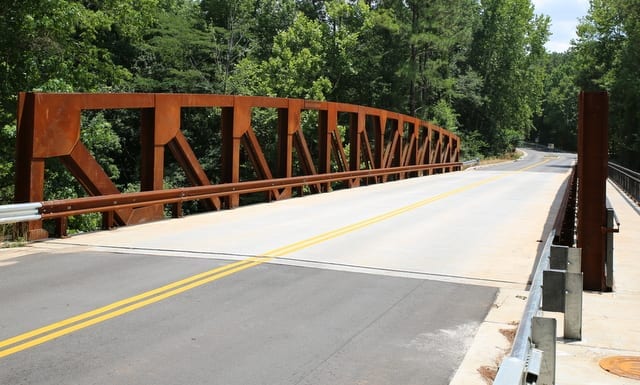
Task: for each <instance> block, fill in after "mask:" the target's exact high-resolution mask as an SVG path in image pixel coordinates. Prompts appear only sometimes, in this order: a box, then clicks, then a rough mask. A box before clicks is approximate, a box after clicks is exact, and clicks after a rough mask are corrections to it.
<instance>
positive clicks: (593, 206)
mask: <svg viewBox="0 0 640 385" xmlns="http://www.w3.org/2000/svg"><path fill="white" fill-rule="evenodd" d="M578 113H579V115H578V181H579V182H578V226H577V246H578V247H579V248H581V249H582V271H583V272H584V289H585V290H596V291H604V290H607V289H608V288H607V286H606V279H605V256H606V235H607V234H606V232H607V212H606V181H607V162H608V152H607V151H608V136H607V130H608V115H609V97H608V95H607V93H606V92H581V93H580V104H579V112H578ZM609 289H610V288H609Z"/></svg>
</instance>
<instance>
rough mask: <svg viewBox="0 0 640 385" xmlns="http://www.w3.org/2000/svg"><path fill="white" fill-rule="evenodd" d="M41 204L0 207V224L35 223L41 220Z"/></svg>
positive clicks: (17, 204)
mask: <svg viewBox="0 0 640 385" xmlns="http://www.w3.org/2000/svg"><path fill="white" fill-rule="evenodd" d="M41 207H42V203H40V202H32V203H16V204H10V205H2V206H0V224H7V223H18V222H27V221H35V220H38V219H40V218H42V215H40V208H41Z"/></svg>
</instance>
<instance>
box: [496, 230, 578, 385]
mask: <svg viewBox="0 0 640 385" xmlns="http://www.w3.org/2000/svg"><path fill="white" fill-rule="evenodd" d="M554 236H555V231H552V232H551V234H550V235H549V237H548V238H547V242H546V243H545V246H544V248H543V250H542V253H541V255H540V259H539V260H538V264H537V265H536V269H535V273H534V276H533V280H532V282H531V290H530V291H529V298H528V299H527V304H526V307H525V311H524V313H523V315H522V319H521V321H520V324H519V326H518V330H517V332H516V336H515V339H514V342H513V346H512V348H511V353H510V354H509V356H508V357H507V358H506V359H505V360H504V361H503V362H502V364H501V365H500V368H499V369H498V373H497V374H496V378H495V381H494V385H526V384H552V383H555V371H556V319H555V318H545V317H542V312H543V311H551V312H562V313H564V338H565V339H573V340H580V339H582V285H583V275H582V273H581V272H580V269H581V266H580V258H581V253H580V249H576V248H571V247H567V246H557V245H552V242H553V238H554Z"/></svg>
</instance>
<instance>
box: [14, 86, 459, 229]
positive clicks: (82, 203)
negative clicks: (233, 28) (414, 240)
mask: <svg viewBox="0 0 640 385" xmlns="http://www.w3.org/2000/svg"><path fill="white" fill-rule="evenodd" d="M190 107H203V108H212V107H213V108H220V109H221V127H214V128H207V129H211V130H220V133H221V136H222V175H221V178H220V180H221V183H219V184H216V185H212V183H211V179H210V177H209V176H208V175H207V174H206V172H205V170H204V169H203V167H202V166H201V165H200V163H199V161H198V159H197V156H196V155H195V154H194V152H193V150H192V148H191V146H190V145H189V143H188V141H187V138H186V137H185V135H184V134H183V133H182V131H181V111H182V109H183V108H190ZM256 108H269V109H276V110H277V116H278V121H277V127H276V128H275V130H274V133H273V135H274V136H276V137H277V147H278V154H277V157H278V161H277V165H276V166H275V167H274V168H273V169H272V168H271V167H270V166H269V164H268V162H267V159H266V157H265V155H264V152H263V150H262V146H261V144H260V142H259V140H258V137H257V136H256V133H255V132H254V130H253V128H252V126H251V116H252V111H253V110H254V109H256ZM105 109H137V110H140V144H141V151H142V153H141V164H140V178H141V180H140V186H141V192H138V193H127V194H123V193H121V192H120V191H119V190H118V188H117V187H116V185H115V184H114V183H113V181H112V180H111V179H110V178H109V176H108V174H107V173H106V172H105V171H104V170H103V169H102V167H101V166H100V165H99V164H98V162H97V161H96V159H95V158H94V157H93V156H92V155H91V153H90V152H89V150H88V149H87V148H86V147H85V145H84V144H83V143H82V141H81V140H80V130H81V124H80V121H81V113H82V111H85V110H105ZM309 110H312V111H317V112H318V122H317V135H318V136H317V143H318V145H317V147H318V149H317V151H316V152H317V156H316V157H315V158H314V155H313V152H312V151H311V150H310V146H309V145H308V143H307V140H308V139H307V138H305V134H304V132H303V129H302V124H301V117H302V114H303V111H309ZM345 116H348V124H347V126H348V127H347V129H348V133H347V134H346V135H345V136H346V138H345V139H346V140H348V143H349V151H345V144H344V143H343V137H342V135H341V133H340V130H339V125H338V121H339V118H340V117H342V118H344V117H345ZM343 120H344V119H343ZM167 148H168V149H169V151H170V152H171V154H172V155H173V158H174V159H175V160H176V161H177V162H178V163H179V165H180V166H181V167H182V169H183V170H184V171H185V174H186V175H187V177H188V179H189V182H190V183H191V184H192V186H194V187H188V188H182V189H173V190H166V189H163V178H164V164H165V150H166V149H167ZM243 150H244V153H245V154H247V155H248V156H247V158H248V160H249V161H250V162H251V164H252V166H253V169H254V170H255V175H256V176H257V178H258V180H253V181H247V180H241V173H240V169H241V158H242V157H241V152H242V151H243ZM347 153H348V155H347ZM459 153H460V139H459V137H458V136H456V135H455V134H453V133H451V132H449V131H447V130H445V129H443V128H440V127H438V126H436V125H434V124H431V123H429V122H425V121H422V120H419V119H417V118H414V117H410V116H406V115H402V114H397V113H393V112H389V111H385V110H380V109H374V108H369V107H363V106H356V105H351V104H343V103H332V102H318V101H308V100H300V99H286V98H269V97H248V96H230V95H202V94H49V93H21V94H20V95H19V105H18V138H17V159H16V189H15V191H16V202H42V201H44V176H45V160H46V159H48V158H58V159H60V161H61V162H62V164H64V166H65V167H66V168H67V169H68V170H69V172H70V173H71V174H72V175H73V176H74V177H75V178H76V179H77V180H78V182H79V183H80V184H81V185H82V186H83V188H84V189H85V190H86V192H87V195H89V196H88V197H85V198H77V199H69V200H64V201H50V202H43V204H44V207H43V208H42V215H43V218H45V219H47V218H57V231H56V232H57V235H58V236H63V235H65V234H66V218H67V217H68V216H71V215H77V214H81V213H88V212H102V213H103V227H105V228H110V227H113V226H122V225H130V224H137V223H143V222H147V221H152V220H158V219H161V218H163V217H164V204H168V203H171V204H173V214H174V216H180V215H181V202H183V201H187V200H196V199H197V200H200V201H201V202H203V203H204V204H205V207H206V208H208V209H221V208H234V207H237V206H238V205H239V203H240V195H241V194H247V193H252V192H256V191H265V192H266V193H267V194H269V195H268V196H269V199H275V200H278V199H284V198H288V197H291V196H292V192H293V189H294V188H298V187H300V186H309V188H310V190H311V191H312V192H325V191H330V190H331V183H332V182H334V181H337V180H340V181H344V182H346V184H347V186H348V187H355V186H359V185H360V184H361V183H379V182H384V181H386V180H388V178H394V179H402V178H406V177H411V176H419V175H425V174H432V173H441V172H449V171H455V170H459V169H460V167H461V164H460V163H459ZM294 157H295V158H296V159H297V162H298V164H299V165H300V170H301V173H302V175H294ZM298 174H300V173H298ZM47 236H48V233H47V232H46V231H45V230H44V229H43V227H42V221H33V222H30V223H29V238H30V239H39V238H44V237H47Z"/></svg>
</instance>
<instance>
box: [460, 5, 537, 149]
mask: <svg viewBox="0 0 640 385" xmlns="http://www.w3.org/2000/svg"><path fill="white" fill-rule="evenodd" d="M481 8H482V9H481V15H482V16H481V20H482V22H481V27H480V28H479V30H478V31H477V33H476V36H475V38H474V44H473V47H474V48H473V50H472V55H471V56H472V59H471V61H472V65H473V68H474V69H475V70H476V71H477V72H478V73H479V74H480V76H482V78H483V80H484V82H483V91H482V94H483V95H484V97H485V98H486V99H485V101H484V103H483V105H482V107H481V108H476V109H475V110H474V111H473V112H471V113H469V114H468V115H466V116H465V126H466V127H468V128H470V127H473V128H474V129H477V130H478V131H479V132H480V133H481V134H482V135H483V137H484V138H486V141H487V143H489V145H490V148H489V150H490V151H491V152H493V153H501V152H503V151H505V150H509V149H513V148H514V147H515V145H517V143H518V142H519V141H520V140H522V139H524V138H525V136H527V134H529V132H530V131H531V130H532V129H533V118H534V116H535V115H536V114H539V113H540V112H541V110H540V105H541V102H542V87H543V79H544V68H545V67H544V62H545V58H546V53H545V51H544V48H543V46H544V43H545V42H546V41H547V39H548V35H549V18H548V17H546V16H535V15H534V13H533V6H532V5H531V2H530V1H529V0H484V1H482V2H481Z"/></svg>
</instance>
